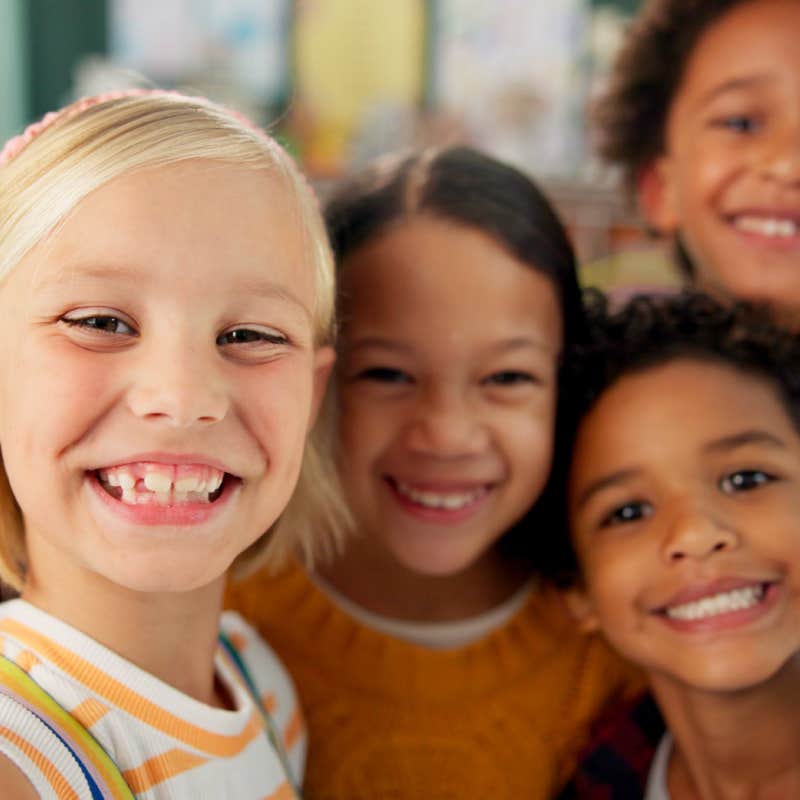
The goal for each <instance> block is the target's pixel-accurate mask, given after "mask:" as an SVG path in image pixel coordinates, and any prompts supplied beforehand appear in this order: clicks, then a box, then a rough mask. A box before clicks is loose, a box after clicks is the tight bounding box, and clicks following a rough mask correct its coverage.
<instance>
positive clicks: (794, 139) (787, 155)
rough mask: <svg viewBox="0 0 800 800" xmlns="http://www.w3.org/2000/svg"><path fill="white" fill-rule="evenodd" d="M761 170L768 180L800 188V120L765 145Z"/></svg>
mask: <svg viewBox="0 0 800 800" xmlns="http://www.w3.org/2000/svg"><path fill="white" fill-rule="evenodd" d="M761 170H762V173H763V174H764V175H765V176H766V177H767V178H770V179H772V180H775V181H780V182H782V183H789V184H794V185H795V186H798V187H800V118H798V120H797V123H796V124H795V125H794V126H793V127H792V128H791V129H790V130H785V131H782V132H781V133H780V134H778V133H776V134H775V136H774V137H772V138H771V139H770V141H769V142H767V143H766V144H765V147H764V150H763V152H762V158H761Z"/></svg>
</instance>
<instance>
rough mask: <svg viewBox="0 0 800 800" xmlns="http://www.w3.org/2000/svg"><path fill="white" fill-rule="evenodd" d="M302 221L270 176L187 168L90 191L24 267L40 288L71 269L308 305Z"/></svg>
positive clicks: (222, 167)
mask: <svg viewBox="0 0 800 800" xmlns="http://www.w3.org/2000/svg"><path fill="white" fill-rule="evenodd" d="M302 220H303V217H302V215H301V213H300V211H299V209H298V207H297V202H296V200H295V196H294V193H293V191H292V190H291V189H290V188H289V186H288V185H287V181H286V179H284V178H283V177H282V176H280V175H279V173H278V172H277V168H272V169H269V168H268V169H253V168H248V167H245V166H239V165H234V164H227V163H221V162H215V161H206V160H190V161H185V162H179V163H177V164H171V165H168V166H164V167H158V168H149V169H143V170H140V171H137V172H133V173H129V174H126V175H123V176H121V177H118V178H116V179H113V180H111V181H110V182H108V183H107V184H105V185H103V186H101V187H100V188H98V189H96V190H95V191H94V192H92V193H91V194H89V195H88V196H87V197H86V198H84V199H83V200H82V201H81V202H80V203H78V205H77V206H76V207H75V208H74V209H73V211H72V213H71V214H69V215H68V217H67V218H66V220H65V221H64V222H63V224H62V225H60V226H59V227H57V228H56V230H55V231H54V232H53V233H52V234H51V236H50V237H49V238H48V239H46V240H45V241H43V242H41V243H40V244H39V245H37V247H35V248H34V250H33V251H32V252H31V254H29V256H28V257H26V259H25V261H27V260H31V261H34V262H35V267H36V269H35V270H33V273H34V274H35V276H36V280H37V281H38V282H39V283H47V282H49V281H51V280H52V279H53V278H54V277H58V276H62V275H63V273H64V272H65V271H69V270H70V269H71V268H73V267H76V266H81V267H85V266H90V267H92V268H95V267H97V268H105V269H113V268H115V267H124V268H125V269H132V270H135V271H138V272H140V273H142V274H150V275H151V276H159V277H160V278H163V279H165V280H166V279H168V278H170V277H174V278H175V279H180V280H183V281H184V282H185V285H186V288H187V290H188V289H190V288H191V286H192V283H191V282H190V281H189V280H187V279H189V278H191V279H192V280H194V279H197V280H199V281H201V282H202V281H203V276H204V275H205V276H206V278H207V280H205V283H206V284H207V283H209V281H211V280H218V281H220V282H224V281H225V280H226V279H227V278H237V279H248V280H257V279H259V278H264V279H273V280H277V281H280V282H288V283H289V284H291V286H292V290H293V291H299V292H300V293H302V294H303V295H304V296H308V297H310V296H311V295H313V271H312V266H311V259H310V255H309V248H308V247H307V242H306V233H305V231H304V226H303V222H302ZM19 271H20V270H15V273H16V272H19ZM12 277H14V275H12ZM205 288H206V289H208V288H210V287H208V286H205Z"/></svg>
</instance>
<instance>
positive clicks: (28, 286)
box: [0, 92, 337, 799]
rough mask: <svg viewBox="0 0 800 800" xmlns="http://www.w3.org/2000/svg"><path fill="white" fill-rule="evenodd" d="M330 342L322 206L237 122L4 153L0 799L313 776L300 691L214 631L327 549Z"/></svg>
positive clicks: (195, 105) (129, 100) (86, 131)
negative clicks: (319, 421) (275, 568)
mask: <svg viewBox="0 0 800 800" xmlns="http://www.w3.org/2000/svg"><path fill="white" fill-rule="evenodd" d="M332 324H333V270H332V266H331V261H330V256H329V253H328V249H327V246H326V244H325V237H324V229H323V225H322V222H321V220H320V217H319V214H318V211H317V209H316V206H315V203H314V198H313V195H312V193H311V191H310V189H309V188H308V186H307V185H306V184H305V182H304V181H303V179H302V178H301V176H300V175H299V173H298V172H297V170H296V168H295V167H294V165H293V164H292V162H291V160H290V159H289V157H288V156H287V155H286V154H285V153H284V152H283V151H282V150H281V149H280V148H279V147H278V146H277V145H276V144H275V143H274V142H273V141H272V140H271V139H269V138H268V137H267V136H266V135H265V134H263V133H262V132H260V131H258V130H256V129H255V128H254V127H253V126H252V125H250V124H249V123H248V122H247V121H246V120H243V119H242V118H241V117H239V116H238V115H236V114H234V113H232V112H230V111H228V110H226V109H223V108H221V107H219V106H216V105H214V104H212V103H210V102H208V101H206V100H203V99H197V98H188V97H184V96H181V95H177V94H171V93H165V92H140V93H136V92H131V93H123V94H118V95H110V96H105V97H96V98H90V99H87V100H83V101H80V102H78V103H76V104H74V105H72V106H69V107H67V108H65V109H62V110H61V111H59V112H57V113H55V114H52V115H48V116H47V117H46V118H45V119H44V120H43V121H42V122H41V123H39V124H37V125H35V126H33V127H32V128H30V129H29V130H28V131H27V132H26V133H25V134H23V135H22V136H21V137H18V138H17V139H15V140H12V141H11V142H10V143H9V144H8V145H7V146H6V148H5V150H4V151H3V154H2V156H0V327H2V338H3V342H4V346H3V348H2V353H0V409H2V411H1V412H0V447H2V474H1V476H0V478H1V480H2V501H1V503H0V505H1V508H2V521H1V522H0V577H2V579H3V580H4V581H5V582H7V583H10V584H11V585H13V586H15V587H16V588H17V589H18V590H19V591H20V593H21V596H20V598H19V599H16V600H11V601H8V602H6V603H3V604H2V605H0V654H2V658H0V674H1V675H2V680H0V688H1V689H2V692H0V719H2V724H1V725H0V785H2V786H3V787H4V789H5V790H6V791H10V794H11V796H14V797H19V798H29V797H41V798H56V797H58V798H65V797H76V798H77V797H80V798H83V797H101V796H106V797H130V796H131V795H132V794H135V795H136V796H137V797H141V798H159V797H170V798H175V797H199V796H203V797H236V798H242V799H245V798H263V797H281V798H283V797H291V796H293V792H294V789H293V788H292V785H293V784H297V783H298V782H299V781H300V779H301V777H302V773H303V763H304V751H305V733H304V729H303V723H302V719H301V716H300V713H299V709H298V706H297V700H296V698H295V695H294V691H293V687H292V685H291V682H290V680H289V678H288V676H287V675H286V673H285V671H284V670H283V668H282V667H281V665H280V663H279V662H278V660H277V658H276V657H275V655H274V654H273V653H272V651H271V650H270V649H269V648H268V647H267V646H266V645H265V644H264V643H263V642H262V641H261V640H260V639H259V638H258V636H257V635H256V634H255V633H254V632H253V631H252V630H251V629H250V628H249V627H248V626H247V625H245V624H244V622H243V621H242V620H241V619H240V618H238V617H237V616H236V615H228V614H226V615H224V616H223V617H222V621H221V622H220V606H221V598H222V590H223V584H224V581H225V577H226V574H227V573H228V572H229V570H230V569H231V568H232V567H236V568H246V567H247V566H248V565H252V564H253V563H254V562H256V561H260V560H263V559H266V560H267V561H268V562H269V561H271V562H272V563H279V562H280V560H281V559H282V558H284V557H285V556H286V554H287V553H289V552H292V551H295V550H300V551H302V552H305V553H306V555H307V556H309V557H312V558H313V556H314V555H315V554H317V553H319V552H320V550H323V551H324V550H325V549H326V548H328V547H329V546H330V544H331V542H332V539H333V537H332V535H331V532H333V531H335V530H336V529H337V523H336V522H335V517H336V509H337V504H336V500H335V493H334V492H333V490H332V489H331V488H330V487H331V486H332V483H331V482H330V481H329V480H328V478H327V477H326V474H327V473H326V471H325V464H324V458H323V457H322V456H321V450H320V448H319V447H317V446H315V445H313V444H311V445H306V437H307V434H308V433H309V429H310V427H311V425H312V422H313V420H314V417H315V413H316V407H317V403H318V400H319V398H320V396H321V394H322V392H323V389H324V384H325V381H326V378H327V374H328V371H329V369H330V366H331V364H332V361H333V353H332V350H331V348H330V345H329V343H330V338H331V330H332ZM298 478H299V480H300V488H299V489H298V492H297V494H296V495H295V499H294V501H292V503H289V501H290V497H291V495H292V492H293V490H294V489H295V485H296V483H297V481H298ZM287 503H288V504H289V508H288V509H287V510H286V511H284V509H286V507H287ZM323 531H325V532H327V534H328V538H327V539H325V538H322V534H321V532H323ZM220 632H222V633H220ZM220 637H221V638H220ZM265 712H266V713H265Z"/></svg>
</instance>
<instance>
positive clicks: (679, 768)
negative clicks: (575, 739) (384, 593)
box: [565, 295, 800, 800]
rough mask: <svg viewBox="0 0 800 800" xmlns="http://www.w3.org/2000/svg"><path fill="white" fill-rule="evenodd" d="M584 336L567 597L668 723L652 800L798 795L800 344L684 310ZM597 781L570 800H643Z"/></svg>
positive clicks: (706, 303)
mask: <svg viewBox="0 0 800 800" xmlns="http://www.w3.org/2000/svg"><path fill="white" fill-rule="evenodd" d="M591 332H592V338H591V341H592V342H593V344H592V345H591V346H590V347H588V348H586V349H585V350H584V351H583V353H582V354H580V355H579V356H578V357H577V358H576V360H575V363H574V365H573V366H574V371H575V374H576V376H577V381H576V384H575V386H574V388H575V390H576V391H578V390H580V391H582V393H583V397H582V400H583V402H584V414H583V417H582V420H581V421H580V423H579V426H578V429H577V436H576V441H575V449H574V454H573V461H572V468H571V475H570V480H569V511H570V518H571V527H572V542H573V545H574V553H575V555H576V556H577V561H576V562H573V566H575V565H577V566H576V569H577V571H578V572H579V573H580V577H579V578H576V581H577V582H576V585H575V588H574V590H573V597H572V599H573V601H574V605H575V608H576V611H577V613H578V614H579V615H580V617H581V618H582V620H583V624H584V626H585V627H586V628H587V629H592V630H596V629H599V630H601V631H602V632H603V633H604V634H605V636H606V637H607V638H608V639H609V641H610V642H611V643H612V644H613V645H614V646H615V647H616V648H617V649H618V650H619V651H620V652H621V653H622V654H624V655H625V656H626V657H628V658H630V659H631V660H632V661H633V662H634V663H636V664H639V665H641V666H642V667H643V668H644V670H645V671H646V673H647V675H648V677H649V681H650V685H651V688H652V691H653V694H654V696H655V699H656V700H657V702H658V704H659V706H660V708H661V711H662V713H663V715H664V717H665V719H666V722H667V725H668V728H669V731H670V733H669V734H667V735H666V736H664V738H663V739H662V740H661V743H660V745H659V747H658V750H657V752H656V755H655V758H654V760H653V762H652V765H651V768H650V774H649V779H648V780H647V786H646V789H645V797H646V800H668V798H672V800H690V799H691V800H698V799H699V800H711V798H714V799H715V800H728V798H742V797H747V798H759V799H761V798H764V799H766V798H790V797H798V796H800V716H798V714H797V698H798V697H799V696H800V414H799V412H798V409H800V378H799V377H798V372H797V364H798V363H800V339H798V338H797V337H794V336H791V335H789V334H786V333H782V332H779V331H778V330H776V329H773V328H771V327H770V326H769V325H768V324H767V323H766V322H765V321H764V317H763V316H762V315H761V313H760V312H756V311H754V310H752V309H750V308H746V307H738V308H735V309H726V308H724V307H722V306H719V305H717V304H716V303H715V302H712V301H711V300H710V299H708V298H706V297H703V296H691V295H689V296H680V297H675V298H671V299H666V300H661V301H655V300H646V299H641V300H638V301H634V302H633V303H632V304H631V305H630V306H628V307H627V308H625V309H623V310H622V311H620V312H619V313H617V314H616V315H609V314H608V313H607V312H606V311H605V309H604V308H603V306H598V307H597V308H596V316H595V319H594V325H593V328H592V331H591ZM576 575H577V572H576ZM606 758H607V754H606ZM592 766H593V765H592V764H591V763H588V762H587V763H585V764H584V767H585V768H586V769H584V770H583V771H582V773H581V774H580V775H579V776H578V778H577V779H576V782H575V786H577V787H578V789H577V790H574V791H573V793H571V794H569V795H565V797H567V796H568V797H572V798H575V797H585V798H596V797H613V798H616V797H633V796H639V795H637V789H636V787H633V788H632V787H630V786H629V785H627V784H626V781H623V782H619V781H617V782H615V780H614V779H613V778H611V777H609V778H608V780H601V779H600V778H599V777H598V775H597V774H594V775H593V774H592V772H591V770H592ZM609 775H610V773H609ZM621 776H622V777H625V778H626V779H627V774H626V771H625V770H621V771H619V772H618V777H621ZM575 786H574V787H573V789H575Z"/></svg>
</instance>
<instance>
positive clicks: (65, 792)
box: [0, 726, 80, 800]
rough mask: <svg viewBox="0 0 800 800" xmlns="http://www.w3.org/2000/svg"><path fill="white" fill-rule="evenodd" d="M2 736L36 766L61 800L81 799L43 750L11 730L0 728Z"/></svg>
mask: <svg viewBox="0 0 800 800" xmlns="http://www.w3.org/2000/svg"><path fill="white" fill-rule="evenodd" d="M0 736H2V737H3V738H5V739H7V740H8V741H9V742H11V743H12V744H13V745H14V746H15V747H17V748H18V749H19V750H21V751H22V752H23V753H25V755H26V756H27V757H28V758H29V759H30V760H31V761H33V763H34V764H36V766H37V767H38V768H39V770H40V771H41V773H42V774H43V775H44V777H45V778H46V779H47V782H48V783H49V784H50V786H51V787H52V789H53V791H54V792H55V794H56V797H58V798H59V800H80V797H78V795H77V794H76V793H75V790H74V789H73V788H72V787H71V786H70V785H69V781H68V780H67V779H66V778H65V777H64V775H63V773H61V772H60V771H59V770H58V769H57V768H56V767H55V765H54V764H53V762H52V761H51V760H50V759H49V758H47V756H45V755H44V754H43V753H42V751H41V750H38V749H37V748H35V747H34V746H33V745H32V744H31V743H30V742H29V741H28V740H27V739H23V738H22V737H21V736H20V735H19V734H17V733H15V732H14V731H12V730H11V729H9V728H6V727H2V726H0Z"/></svg>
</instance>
